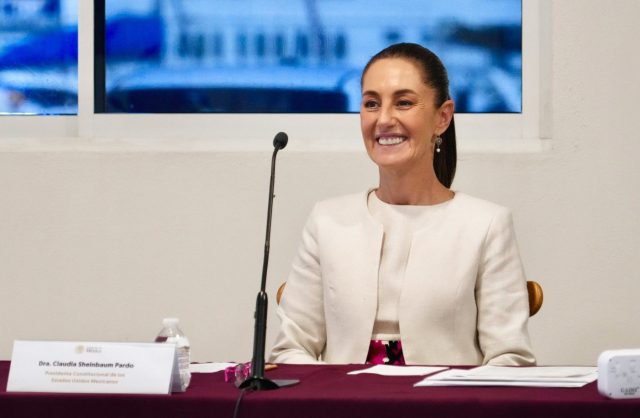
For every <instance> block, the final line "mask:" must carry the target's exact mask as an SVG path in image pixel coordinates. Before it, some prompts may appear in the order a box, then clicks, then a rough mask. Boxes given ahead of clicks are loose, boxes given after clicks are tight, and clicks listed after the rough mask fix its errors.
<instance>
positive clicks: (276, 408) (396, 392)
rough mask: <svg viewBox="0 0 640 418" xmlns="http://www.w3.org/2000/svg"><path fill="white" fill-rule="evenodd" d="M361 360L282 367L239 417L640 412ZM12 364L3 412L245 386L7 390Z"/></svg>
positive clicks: (182, 404) (2, 395) (182, 407)
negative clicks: (283, 383) (101, 391)
mask: <svg viewBox="0 0 640 418" xmlns="http://www.w3.org/2000/svg"><path fill="white" fill-rule="evenodd" d="M363 367H364V366H361V365H347V366H342V365H341V366H293V365H281V366H280V367H278V368H277V369H276V370H272V371H269V372H267V374H266V375H267V377H268V378H272V379H276V378H280V379H282V378H298V379H300V383H299V384H298V385H296V386H291V387H288V388H282V389H278V390H274V391H264V392H248V393H246V394H245V396H244V399H243V400H242V403H241V405H240V412H239V416H240V417H261V418H269V417H284V418H287V417H291V418H294V417H295V418H314V417H323V418H325V417H331V418H342V417H344V418H347V417H348V418H352V417H389V418H400V417H410V418H416V417H438V418H447V417H452V418H453V417H455V418H465V417H468V418H482V417H491V418H500V417H510V418H513V417H517V418H529V417H531V418H533V417H540V418H554V417H562V418H570V417H580V418H585V417H606V418H609V417H611V418H617V417H620V418H622V417H629V418H631V417H633V418H638V417H640V399H634V400H611V399H607V398H604V397H603V396H601V395H600V394H598V390H597V387H596V384H595V383H592V384H589V385H587V386H585V387H582V388H577V389H576V388H572V389H558V388H516V387H480V388H470V387H429V388H414V387H413V384H414V383H415V382H417V381H419V380H421V378H419V377H384V376H376V375H368V374H361V375H356V376H348V375H346V373H347V372H348V371H351V370H356V369H361V368H363ZM8 373H9V362H6V361H5V362H0V417H1V418H22V417H47V418H57V417H60V418H62V417H64V418H69V417H75V416H90V417H105V418H106V417H109V418H114V417H154V418H163V417H171V418H179V417H189V418H199V417H207V418H217V417H229V418H230V417H231V416H232V414H233V408H234V405H235V402H236V400H237V398H238V395H239V393H240V392H239V390H238V389H237V388H236V387H235V386H233V385H232V384H231V383H225V382H224V378H223V374H222V373H214V374H194V375H193V378H192V381H191V387H190V388H189V389H188V391H187V392H186V393H180V394H173V395H90V394H35V393H7V392H6V384H7V375H8Z"/></svg>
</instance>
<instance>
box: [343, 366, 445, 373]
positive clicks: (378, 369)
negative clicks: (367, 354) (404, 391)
mask: <svg viewBox="0 0 640 418" xmlns="http://www.w3.org/2000/svg"><path fill="white" fill-rule="evenodd" d="M447 368H448V367H426V366H392V365H388V364H378V365H375V366H373V367H369V368H368V369H362V370H354V371H352V372H349V373H347V374H362V373H370V374H378V375H380V376H424V375H427V374H431V373H436V372H440V371H442V370H446V369H447Z"/></svg>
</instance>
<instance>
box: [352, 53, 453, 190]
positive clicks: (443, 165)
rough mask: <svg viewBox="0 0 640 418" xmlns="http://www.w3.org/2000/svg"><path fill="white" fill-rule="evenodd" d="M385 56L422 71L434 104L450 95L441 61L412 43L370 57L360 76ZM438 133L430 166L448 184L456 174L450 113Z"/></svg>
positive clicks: (440, 104) (439, 103) (440, 103)
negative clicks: (433, 93)
mask: <svg viewBox="0 0 640 418" xmlns="http://www.w3.org/2000/svg"><path fill="white" fill-rule="evenodd" d="M385 58H404V59H407V60H410V61H412V62H413V63H415V64H417V66H418V68H420V69H421V70H422V78H423V80H424V83H425V84H426V85H427V86H429V87H432V88H433V89H434V90H435V91H436V103H435V105H436V107H440V106H442V104H443V103H444V102H445V101H447V100H449V99H450V98H451V96H450V95H449V77H448V76H447V69H446V68H444V64H442V61H440V58H438V56H437V55H436V54H434V53H433V52H431V51H430V50H429V49H427V48H425V47H423V46H421V45H418V44H413V43H399V44H393V45H390V46H388V47H386V48H385V49H383V50H382V51H380V52H378V53H377V54H375V55H374V56H373V57H371V59H370V60H369V62H368V63H367V65H366V66H365V67H364V70H363V71H362V78H364V75H365V74H366V73H367V70H369V67H371V64H373V63H374V62H376V61H378V60H381V59H385ZM440 136H441V137H442V145H440V152H434V153H433V169H434V171H435V173H436V177H437V178H438V180H439V181H440V183H442V184H443V185H444V186H446V187H451V183H453V177H454V176H455V174H456V162H457V158H458V157H457V151H456V128H455V124H454V123H453V116H452V117H451V123H450V124H449V127H448V128H447V130H446V131H444V132H443V133H442V135H440Z"/></svg>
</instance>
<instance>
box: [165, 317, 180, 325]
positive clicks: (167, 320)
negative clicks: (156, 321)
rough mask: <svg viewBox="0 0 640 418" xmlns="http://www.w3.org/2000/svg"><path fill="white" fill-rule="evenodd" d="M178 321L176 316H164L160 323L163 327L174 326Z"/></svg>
mask: <svg viewBox="0 0 640 418" xmlns="http://www.w3.org/2000/svg"><path fill="white" fill-rule="evenodd" d="M178 322H180V320H179V319H178V318H164V319H163V320H162V325H164V326H165V327H175V326H176V325H178Z"/></svg>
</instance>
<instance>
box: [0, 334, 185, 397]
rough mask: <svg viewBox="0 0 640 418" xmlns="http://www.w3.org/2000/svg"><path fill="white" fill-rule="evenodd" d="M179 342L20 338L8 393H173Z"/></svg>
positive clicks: (12, 359) (14, 349)
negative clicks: (32, 339)
mask: <svg viewBox="0 0 640 418" xmlns="http://www.w3.org/2000/svg"><path fill="white" fill-rule="evenodd" d="M174 361H175V345H174V344H157V343H105V342H62V341H15V342H14V344H13V355H12V357H11V367H10V369H9V380H8V383H7V392H62V393H141V394H166V393H169V388H170V383H171V372H172V369H173V366H174Z"/></svg>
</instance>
